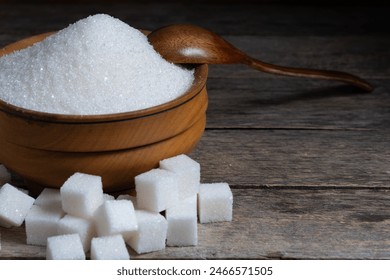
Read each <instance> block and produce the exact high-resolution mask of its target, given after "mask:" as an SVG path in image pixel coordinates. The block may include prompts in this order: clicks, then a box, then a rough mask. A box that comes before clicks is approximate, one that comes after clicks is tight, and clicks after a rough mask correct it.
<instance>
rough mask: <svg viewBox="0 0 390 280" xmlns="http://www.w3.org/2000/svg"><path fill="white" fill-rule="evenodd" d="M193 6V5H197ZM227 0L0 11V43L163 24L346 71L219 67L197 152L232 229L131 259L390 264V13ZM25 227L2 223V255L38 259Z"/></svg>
mask: <svg viewBox="0 0 390 280" xmlns="http://www.w3.org/2000/svg"><path fill="white" fill-rule="evenodd" d="M192 2H194V3H192ZM239 2H240V3H239V4H236V3H234V1H233V2H228V4H226V5H221V4H196V1H191V2H190V3H183V2H178V3H175V2H170V3H166V4H162V3H158V2H157V3H153V1H152V2H150V1H149V2H147V3H144V4H142V3H135V4H112V5H110V4H95V5H91V4H84V5H76V4H63V5H55V4H53V3H51V4H41V5H28V4H24V5H12V4H0V45H2V46H4V45H6V44H8V43H11V42H13V41H16V40H18V39H21V38H24V37H27V36H30V35H33V34H38V33H42V32H46V31H50V30H58V29H62V28H64V27H66V26H67V25H68V24H69V23H72V22H75V21H77V20H78V19H81V18H83V17H86V16H88V15H90V14H95V13H108V14H111V15H113V16H115V17H118V18H119V19H121V20H123V21H125V22H127V23H128V24H130V25H132V26H134V27H136V28H144V29H150V30H153V29H155V28H158V27H160V26H163V25H167V24H170V23H177V22H188V23H193V24H197V25H201V26H203V27H206V28H209V29H211V30H213V31H215V32H216V33H218V34H220V35H223V37H224V38H225V39H227V40H228V41H230V42H231V43H233V44H234V45H236V46H237V47H239V48H241V49H242V50H244V51H245V52H247V53H249V54H251V55H252V56H254V57H257V58H260V59H262V60H264V61H267V62H271V63H276V64H282V65H289V66H301V67H311V68H325V69H335V70H341V71H347V72H351V73H354V74H356V75H360V76H362V77H364V78H366V79H368V80H369V81H370V82H372V83H373V84H374V85H375V86H376V89H375V91H374V92H373V93H371V94H365V93H362V92H359V90H355V89H353V88H351V87H349V86H346V85H343V84H340V83H338V82H330V81H318V80H310V79H299V78H286V77H277V76H271V75H268V74H263V73H260V72H257V71H255V70H252V69H249V68H247V67H245V66H240V65H229V66H226V65H225V66H210V69H209V70H210V73H209V79H208V84H207V85H208V92H209V108H208V114H207V129H206V131H205V133H204V136H203V138H202V140H201V141H200V143H199V145H198V146H197V148H196V150H195V151H194V152H193V153H192V154H191V156H192V157H193V158H194V159H196V160H198V161H199V162H200V164H201V167H202V181H203V182H219V181H226V182H228V183H229V184H230V186H231V188H232V190H233V194H234V221H233V222H231V223H229V222H227V223H216V224H203V225H201V224H200V225H199V229H198V230H199V245H198V246H196V247H187V248H167V249H166V250H163V251H159V252H154V253H150V254H143V255H136V254H135V253H134V252H132V251H131V254H132V258H134V259H137V258H138V259H156V258H157V259H172V258H174V259H176V258H178V259H194V258H195V259H225V258H228V259H236V258H238V259H390V91H389V88H390V30H389V29H388V28H387V27H386V26H388V22H389V20H388V17H389V16H388V15H389V14H390V9H389V8H386V7H380V6H364V7H359V6H326V5H324V6H319V7H314V6H300V5H297V6H287V5H286V6H283V5H273V4H269V5H257V4H253V3H252V4H250V3H248V4H246V3H245V1H239ZM42 258H45V248H43V247H35V246H26V245H25V233H24V228H23V227H21V228H12V229H3V228H1V251H0V259H42Z"/></svg>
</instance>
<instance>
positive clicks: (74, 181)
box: [60, 172, 104, 219]
mask: <svg viewBox="0 0 390 280" xmlns="http://www.w3.org/2000/svg"><path fill="white" fill-rule="evenodd" d="M60 192H61V200H62V208H63V210H64V211H65V212H66V213H68V214H71V215H73V216H78V217H81V218H86V219H88V218H92V217H93V214H94V212H95V211H96V209H97V208H98V207H99V206H100V205H102V203H103V202H104V199H103V184H102V179H101V177H100V176H95V175H89V174H84V173H79V172H76V173H75V174H73V175H72V176H70V177H69V178H68V180H66V181H65V183H64V184H63V186H62V187H61V189H60Z"/></svg>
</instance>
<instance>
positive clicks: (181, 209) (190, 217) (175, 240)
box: [165, 195, 198, 246]
mask: <svg viewBox="0 0 390 280" xmlns="http://www.w3.org/2000/svg"><path fill="white" fill-rule="evenodd" d="M165 217H166V219H167V222H168V232H167V246H195V245H197V244H198V218H197V196H196V195H194V196H192V197H189V198H187V199H185V200H183V201H182V202H180V203H179V204H178V205H176V206H173V207H171V208H168V209H167V210H166V211H165Z"/></svg>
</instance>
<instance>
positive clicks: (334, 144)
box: [192, 129, 390, 188]
mask: <svg viewBox="0 0 390 280" xmlns="http://www.w3.org/2000/svg"><path fill="white" fill-rule="evenodd" d="M389 143H390V130H385V131H370V132H367V131H348V130H340V131H338V130H334V131H332V130H330V131H328V130H272V129H270V130H254V129H237V130H223V129H222V130H207V131H206V133H205V134H204V136H203V137H202V139H201V141H200V143H199V145H198V147H197V149H196V150H195V151H194V153H193V155H192V156H193V157H194V158H195V159H196V160H198V161H199V162H200V163H201V166H202V178H203V180H204V181H205V182H218V181H228V182H229V183H231V184H233V185H240V186H246V187H258V186H268V187H279V186H282V187H285V186H291V187H292V186H298V187H302V186H306V187H359V188H378V187H380V188H390V146H389V145H390V144H389Z"/></svg>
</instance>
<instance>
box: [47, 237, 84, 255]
mask: <svg viewBox="0 0 390 280" xmlns="http://www.w3.org/2000/svg"><path fill="white" fill-rule="evenodd" d="M46 259H47V260H85V253H84V250H83V245H82V244H81V240H80V236H79V235H78V234H65V235H57V236H52V237H49V238H48V239H47V246H46Z"/></svg>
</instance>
